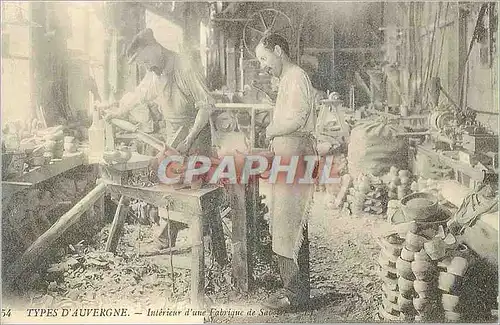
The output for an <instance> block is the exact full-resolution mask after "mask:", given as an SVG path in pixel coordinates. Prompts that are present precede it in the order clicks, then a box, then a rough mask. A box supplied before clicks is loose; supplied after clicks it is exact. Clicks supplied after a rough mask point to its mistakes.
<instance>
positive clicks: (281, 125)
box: [266, 71, 312, 138]
mask: <svg viewBox="0 0 500 325" xmlns="http://www.w3.org/2000/svg"><path fill="white" fill-rule="evenodd" d="M286 86H287V87H286V89H287V94H286V96H284V101H283V102H280V103H276V105H277V108H278V105H279V109H282V110H283V114H281V115H280V116H279V117H278V118H279V120H277V121H273V122H272V124H271V125H269V127H268V128H267V131H266V133H267V136H268V137H270V138H273V137H277V136H284V135H287V134H290V133H293V132H295V131H297V130H298V129H300V128H301V127H302V126H304V124H305V123H306V120H307V118H308V117H309V114H312V112H311V109H312V107H311V103H310V100H309V99H310V95H311V87H310V82H309V79H308V77H307V75H306V74H305V73H304V72H302V71H300V73H297V75H296V77H295V78H289V81H288V82H287V85H286Z"/></svg>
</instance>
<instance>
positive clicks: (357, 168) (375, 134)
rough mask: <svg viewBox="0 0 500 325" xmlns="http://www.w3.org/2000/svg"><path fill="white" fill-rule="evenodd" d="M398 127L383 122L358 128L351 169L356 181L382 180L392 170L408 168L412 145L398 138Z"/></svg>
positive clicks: (351, 151)
mask: <svg viewBox="0 0 500 325" xmlns="http://www.w3.org/2000/svg"><path fill="white" fill-rule="evenodd" d="M399 132H400V130H399V129H398V127H397V126H394V125H391V124H390V122H389V121H388V120H387V119H384V118H380V119H377V120H370V121H366V122H363V123H360V124H358V125H356V127H355V128H354V129H353V130H352V132H351V136H350V141H349V146H348V168H349V173H350V174H351V175H352V176H353V177H354V178H356V177H358V176H359V175H360V174H371V175H373V176H382V175H384V174H387V173H388V172H389V169H390V168H391V166H395V167H397V168H398V169H407V167H408V141H407V140H406V139H405V138H404V137H398V136H397V134H398V133H399Z"/></svg>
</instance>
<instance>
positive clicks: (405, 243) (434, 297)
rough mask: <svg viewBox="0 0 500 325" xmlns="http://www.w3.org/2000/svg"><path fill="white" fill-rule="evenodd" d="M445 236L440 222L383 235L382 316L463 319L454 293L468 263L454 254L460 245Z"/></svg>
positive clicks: (380, 259)
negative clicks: (401, 232)
mask: <svg viewBox="0 0 500 325" xmlns="http://www.w3.org/2000/svg"><path fill="white" fill-rule="evenodd" d="M443 237H444V231H443V228H442V227H440V226H439V225H438V224H436V223H428V224H417V223H412V224H411V226H410V229H409V231H408V232H407V233H406V236H405V237H404V238H402V237H400V236H399V235H398V234H392V235H390V236H387V237H385V238H382V240H380V242H379V244H380V246H381V247H382V251H381V253H380V256H379V264H380V266H381V267H382V272H381V277H382V280H383V282H384V284H383V287H382V289H383V299H382V306H381V307H380V308H379V315H380V316H381V317H382V318H383V319H384V320H386V321H394V320H400V321H408V322H409V321H423V322H439V321H440V320H442V319H443V316H444V319H446V320H449V321H455V320H459V319H460V315H459V314H458V313H457V310H458V309H457V308H458V306H459V305H458V302H459V301H458V296H453V295H454V294H455V293H456V292H457V291H456V290H458V288H459V286H460V283H461V281H462V277H463V275H464V272H465V270H466V267H467V263H466V262H465V260H464V258H462V257H451V256H453V251H454V248H456V246H453V245H454V244H453V243H451V242H450V240H449V239H448V238H447V237H445V238H443ZM455 243H456V242H455ZM450 248H452V249H450ZM444 265H446V268H445V269H443V266H444ZM443 293H444V294H443ZM443 314H444V315H443Z"/></svg>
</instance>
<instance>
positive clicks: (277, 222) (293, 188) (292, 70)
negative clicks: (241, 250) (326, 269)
mask: <svg viewBox="0 0 500 325" xmlns="http://www.w3.org/2000/svg"><path fill="white" fill-rule="evenodd" d="M255 52H256V55H257V58H258V59H259V61H260V63H261V66H262V68H263V69H265V70H266V71H267V72H268V73H270V74H272V75H273V76H275V77H278V78H279V85H278V96H277V98H276V105H275V109H274V112H273V117H272V121H271V124H270V125H269V126H268V127H267V130H266V134H267V137H268V138H269V139H271V140H272V148H273V151H274V153H275V155H276V156H281V157H282V158H281V165H288V164H289V161H287V160H289V158H290V157H292V156H299V157H301V158H299V163H298V168H297V173H296V176H297V177H299V178H300V177H302V176H301V174H302V175H303V174H304V170H305V161H304V159H302V158H303V157H304V156H314V155H316V150H315V146H316V141H315V139H314V136H313V132H314V126H315V114H314V92H313V87H312V85H311V81H310V80H309V77H308V76H307V74H306V73H305V72H304V70H302V69H301V68H300V67H299V66H297V65H295V64H294V63H292V62H291V61H290V58H289V46H288V43H287V41H286V40H285V39H284V38H283V37H281V36H279V35H276V34H271V35H268V36H266V37H264V38H263V39H262V40H261V42H260V43H259V45H257V47H256V50H255ZM313 192H314V185H313V184H312V182H311V184H297V183H295V184H286V183H285V182H284V181H283V178H280V177H278V179H277V181H276V183H275V184H273V189H272V195H271V207H270V214H271V228H272V229H271V233H272V246H273V251H274V252H275V253H276V254H277V255H278V260H279V266H280V275H281V278H282V280H283V285H284V288H283V290H281V291H280V292H277V293H275V294H273V295H272V296H271V297H270V298H269V299H268V301H266V302H265V304H264V305H265V306H266V307H268V308H272V309H277V310H286V309H290V308H295V307H302V308H303V307H305V306H307V303H308V301H309V294H310V282H309V242H308V236H307V221H308V215H309V212H310V208H311V204H312V196H313Z"/></svg>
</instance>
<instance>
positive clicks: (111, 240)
mask: <svg viewBox="0 0 500 325" xmlns="http://www.w3.org/2000/svg"><path fill="white" fill-rule="evenodd" d="M129 204H130V200H129V199H128V198H126V197H124V196H123V195H122V196H121V197H120V201H119V202H118V206H117V207H116V212H115V217H114V218H113V224H112V225H111V229H110V230H109V236H108V241H107V242H106V252H112V253H114V252H116V247H117V246H118V240H119V239H120V234H121V233H122V230H123V225H124V224H125V219H126V218H127V214H128V209H129Z"/></svg>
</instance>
